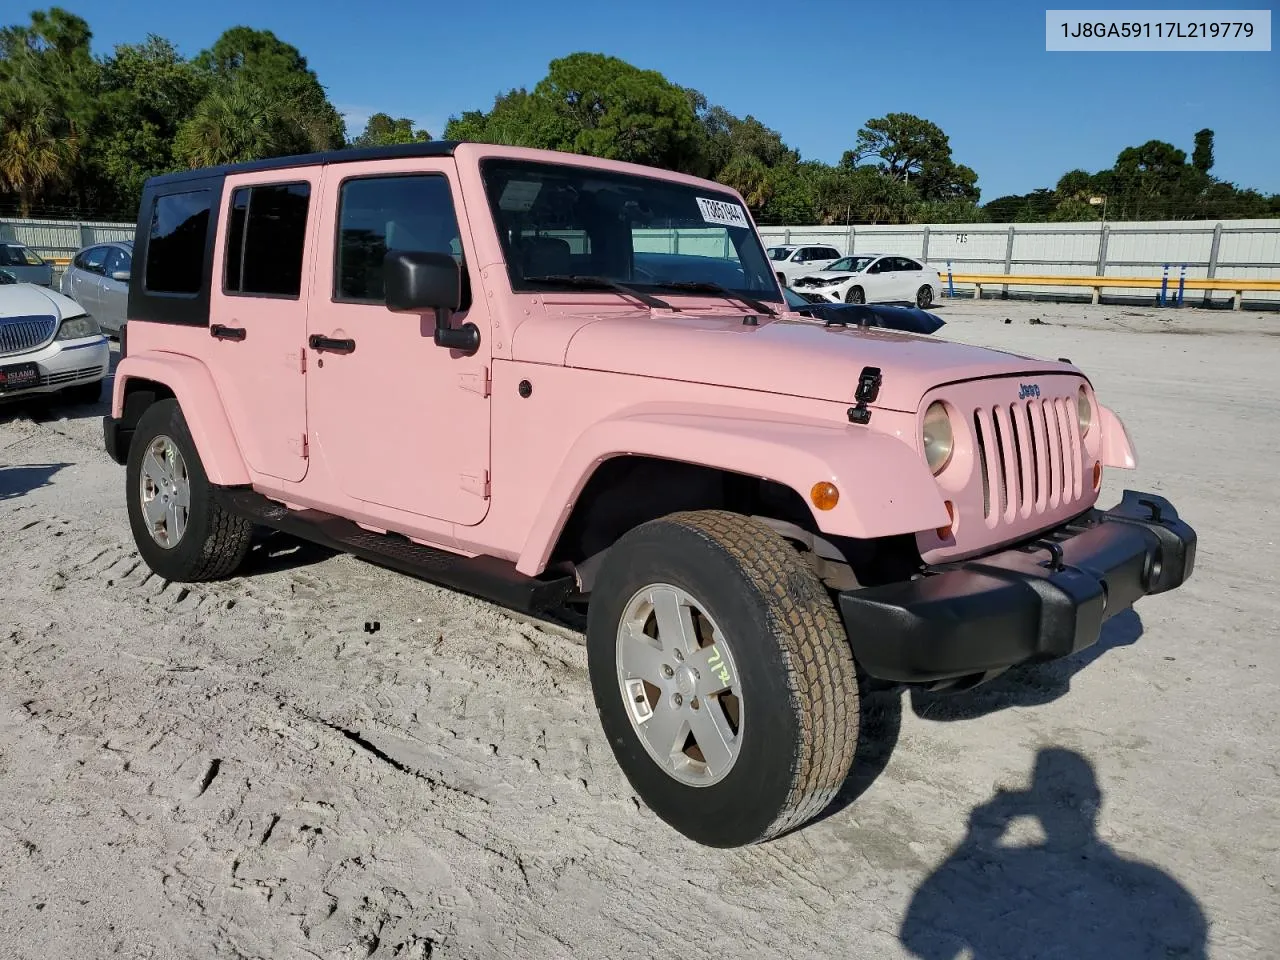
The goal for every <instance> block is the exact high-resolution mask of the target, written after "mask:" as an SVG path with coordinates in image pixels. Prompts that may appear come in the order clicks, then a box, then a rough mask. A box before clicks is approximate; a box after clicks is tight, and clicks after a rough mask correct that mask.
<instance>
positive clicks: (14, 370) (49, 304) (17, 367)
mask: <svg viewBox="0 0 1280 960" xmlns="http://www.w3.org/2000/svg"><path fill="white" fill-rule="evenodd" d="M9 276H10V277H12V273H10V274H9ZM109 362H110V348H109V347H108V345H107V339H106V337H104V336H103V335H102V331H101V330H100V329H99V327H98V324H97V322H96V321H94V319H93V317H91V316H89V315H88V314H87V313H85V311H84V309H83V308H82V307H81V306H80V305H79V304H78V303H76V302H75V301H74V300H71V299H69V298H68V297H64V296H63V295H62V294H60V293H57V292H55V291H53V290H49V289H47V288H45V287H41V286H39V285H37V284H34V283H24V282H21V281H11V280H6V279H3V278H0V400H11V399H14V398H18V397H27V396H31V395H35V394H51V393H61V394H63V395H64V396H65V397H66V398H67V399H68V400H71V401H73V402H76V403H96V402H97V401H98V400H99V399H100V398H101V396H102V384H103V381H104V379H105V378H106V376H107V370H108V366H109Z"/></svg>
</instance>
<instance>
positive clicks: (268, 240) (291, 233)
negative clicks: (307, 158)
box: [209, 167, 321, 481]
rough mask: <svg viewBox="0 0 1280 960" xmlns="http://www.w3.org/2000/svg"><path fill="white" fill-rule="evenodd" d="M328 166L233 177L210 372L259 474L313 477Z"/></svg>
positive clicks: (226, 198)
mask: <svg viewBox="0 0 1280 960" xmlns="http://www.w3.org/2000/svg"><path fill="white" fill-rule="evenodd" d="M320 169H321V168H320V167H309V168H308V167H303V168H296V169H292V170H285V171H269V172H265V173H256V174H245V175H242V176H237V177H228V178H227V181H226V187H225V189H224V191H223V195H222V204H223V212H222V216H221V218H220V219H219V236H218V240H217V243H216V245H215V247H214V261H213V262H214V274H213V277H212V279H211V281H210V291H209V322H210V333H211V334H212V337H213V345H212V348H211V349H210V351H209V357H210V366H211V367H212V368H213V371H214V377H215V379H216V380H217V382H218V387H219V390H220V392H221V394H222V398H223V403H224V405H225V406H226V409H227V415H228V417H229V419H230V420H231V425H232V428H233V429H234V430H235V434H236V439H237V440H238V441H239V443H240V449H241V451H242V453H243V454H244V458H245V461H246V462H247V463H248V465H249V467H250V469H251V470H253V471H256V472H258V473H263V474H267V475H268V476H272V477H278V478H280V479H281V480H291V481H297V480H301V479H302V478H303V476H305V474H306V471H307V442H306V434H307V408H306V381H305V368H304V364H305V363H306V355H305V350H304V345H305V344H306V340H307V308H308V305H307V298H306V296H305V295H304V291H305V290H306V289H307V287H308V282H309V279H310V275H311V270H312V267H313V261H314V259H315V253H314V248H315V220H316V207H317V203H316V196H315V195H316V194H317V193H318V189H319V178H320Z"/></svg>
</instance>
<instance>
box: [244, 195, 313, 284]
mask: <svg viewBox="0 0 1280 960" xmlns="http://www.w3.org/2000/svg"><path fill="white" fill-rule="evenodd" d="M310 202H311V185H310V184H308V183H267V184H256V185H254V186H252V187H240V188H239V189H238V190H236V191H235V193H234V194H232V197H231V216H230V217H228V223H227V247H226V254H225V260H226V264H225V267H224V270H223V285H224V289H225V290H226V292H227V293H231V294H240V295H243V296H267V297H297V296H299V294H300V293H301V292H302V258H303V252H304V248H305V247H306V240H307V210H308V208H309V206H310Z"/></svg>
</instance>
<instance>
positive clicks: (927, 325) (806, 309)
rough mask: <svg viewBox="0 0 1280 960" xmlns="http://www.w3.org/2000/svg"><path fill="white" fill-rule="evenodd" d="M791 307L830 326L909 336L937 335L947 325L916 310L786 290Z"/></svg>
mask: <svg viewBox="0 0 1280 960" xmlns="http://www.w3.org/2000/svg"><path fill="white" fill-rule="evenodd" d="M782 295H783V296H784V297H785V298H786V301H787V306H788V307H790V308H791V309H792V310H793V311H795V312H796V313H798V314H800V315H801V316H805V317H813V318H814V319H815V320H822V321H824V322H825V323H827V324H828V325H829V326H836V325H840V326H845V325H852V326H861V327H884V328H886V329H889V330H901V331H903V332H905V333H937V332H938V330H940V329H941V328H942V326H943V324H944V323H945V322H946V321H944V320H943V319H942V318H941V317H940V316H938V315H937V314H936V313H928V312H926V311H924V310H920V309H918V308H915V307H894V306H888V305H885V304H860V303H832V302H830V301H829V300H826V299H824V298H823V297H820V296H818V295H817V294H816V293H801V292H800V291H798V290H792V289H791V288H789V287H784V288H783V290H782Z"/></svg>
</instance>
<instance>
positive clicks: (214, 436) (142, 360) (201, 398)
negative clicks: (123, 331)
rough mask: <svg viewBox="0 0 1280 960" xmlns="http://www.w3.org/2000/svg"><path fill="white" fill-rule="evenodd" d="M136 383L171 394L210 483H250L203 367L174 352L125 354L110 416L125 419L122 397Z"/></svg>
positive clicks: (217, 395) (220, 404)
mask: <svg viewBox="0 0 1280 960" xmlns="http://www.w3.org/2000/svg"><path fill="white" fill-rule="evenodd" d="M137 379H141V380H152V381H155V382H156V383H162V384H164V385H165V386H166V387H168V388H169V389H170V390H172V391H173V395H174V396H175V397H177V399H178V405H179V406H181V407H182V415H183V417H184V418H186V421H187V428H188V429H189V430H190V431H191V439H192V440H194V441H195V445H196V452H197V453H199V454H200V462H201V463H202V464H203V465H204V469H205V473H206V474H208V477H209V482H210V483H214V484H217V485H219V486H239V485H242V484H247V483H249V470H248V468H247V467H246V466H245V462H244V457H242V456H241V455H240V445H239V444H238V443H237V442H236V435H235V432H234V431H233V430H232V429H231V421H229V420H228V419H227V413H226V410H225V409H224V408H223V406H222V396H221V394H219V393H218V387H217V384H215V383H214V381H213V375H212V374H211V373H210V372H209V368H208V367H206V366H205V365H204V364H203V363H201V362H200V361H199V360H196V359H194V358H192V357H187V356H183V355H182V354H179V353H163V352H161V351H158V350H149V351H146V352H144V353H138V354H132V353H131V354H129V356H127V357H125V358H124V359H123V360H121V361H120V365H119V366H118V367H117V368H116V379H115V386H114V388H113V390H112V395H111V415H112V416H113V417H117V418H119V417H121V416H123V415H124V397H125V392H126V391H127V389H128V385H129V381H130V380H137Z"/></svg>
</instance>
